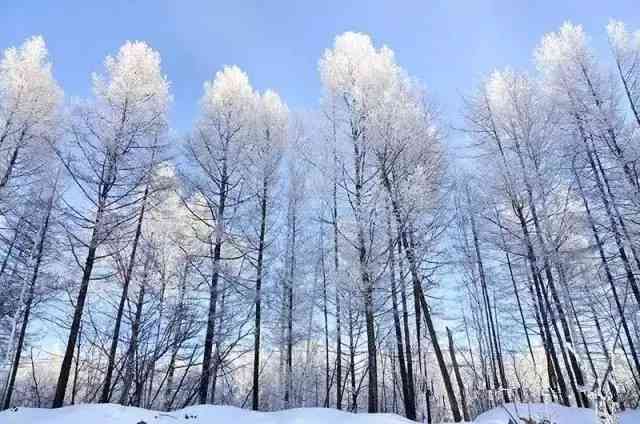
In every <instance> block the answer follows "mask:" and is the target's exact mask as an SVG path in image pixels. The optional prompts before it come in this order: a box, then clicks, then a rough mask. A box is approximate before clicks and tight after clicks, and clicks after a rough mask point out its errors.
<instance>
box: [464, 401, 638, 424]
mask: <svg viewBox="0 0 640 424" xmlns="http://www.w3.org/2000/svg"><path fill="white" fill-rule="evenodd" d="M505 408H506V409H508V411H509V412H507V411H506V410H505ZM505 408H502V407H500V408H494V409H492V410H490V411H487V412H485V413H484V414H481V415H479V416H478V417H477V418H476V419H475V421H473V424H507V423H508V422H509V414H511V415H512V416H513V417H515V418H518V417H521V418H529V417H532V418H537V419H538V420H541V419H543V418H546V419H547V420H549V422H550V423H553V424H597V423H598V421H597V420H596V415H595V411H594V410H593V409H585V408H574V407H567V406H562V405H557V404H541V403H533V404H520V403H517V404H508V405H505ZM520 423H523V421H520V422H519V424H520ZM619 424H640V410H639V411H625V412H622V413H621V414H620V415H619Z"/></svg>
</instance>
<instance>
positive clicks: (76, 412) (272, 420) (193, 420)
mask: <svg viewBox="0 0 640 424" xmlns="http://www.w3.org/2000/svg"><path fill="white" fill-rule="evenodd" d="M508 409H509V412H510V413H511V414H513V415H514V416H516V415H519V416H520V417H526V418H528V417H529V416H532V417H538V418H547V419H549V420H550V422H552V423H554V424H594V423H596V421H595V415H594V412H593V410H588V409H579V408H567V407H565V406H560V405H553V404H546V405H543V404H532V405H527V404H517V405H508ZM516 411H517V413H516ZM508 422H509V414H508V413H507V412H506V411H505V410H504V409H502V408H496V409H493V410H491V411H488V412H485V413H484V414H482V415H480V416H479V417H478V418H476V420H475V421H474V422H473V424H507V423H508ZM40 423H42V424H113V423H115V424H142V423H144V424H169V423H174V424H176V423H178V424H410V423H412V421H409V420H406V419H404V418H402V417H399V416H397V415H393V414H351V413H348V412H343V411H337V410H335V409H324V408H303V409H290V410H287V411H279V412H254V411H250V410H247V409H240V408H236V407H233V406H213V405H200V406H190V407H188V408H185V409H180V410H177V411H172V412H157V411H149V410H147V409H141V408H132V407H125V406H120V405H112V404H106V405H99V404H89V405H76V406H67V407H65V408H60V409H39V408H14V409H10V410H8V411H4V412H1V413H0V424H40ZM519 424H520V423H519ZM619 424H640V411H627V412H623V413H622V414H620V421H619Z"/></svg>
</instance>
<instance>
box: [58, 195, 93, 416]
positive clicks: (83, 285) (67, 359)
mask: <svg viewBox="0 0 640 424" xmlns="http://www.w3.org/2000/svg"><path fill="white" fill-rule="evenodd" d="M103 213H104V200H102V202H101V203H99V204H98V210H97V213H96V219H95V222H94V226H93V230H92V234H91V241H90V242H89V250H88V251H87V258H86V259H85V263H84V270H83V273H82V280H81V281H80V290H79V292H78V299H77V301H76V307H75V310H74V312H73V321H72V322H71V329H70V331H69V339H68V340H67V347H66V349H65V353H64V357H63V359H62V364H61V365H60V375H59V376H58V383H57V385H56V392H55V397H54V399H53V404H52V407H53V408H60V407H61V406H62V405H63V404H64V397H65V394H66V391H67V383H68V381H69V373H70V371H71V364H72V362H73V353H74V351H75V347H76V341H77V339H78V331H79V329H80V320H81V319H82V312H83V311H84V304H85V301H86V299H87V291H88V290H89V280H90V279H91V272H92V271H93V265H94V262H95V259H96V250H97V248H98V233H99V230H100V227H101V226H102V215H103Z"/></svg>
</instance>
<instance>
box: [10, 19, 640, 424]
mask: <svg viewBox="0 0 640 424" xmlns="http://www.w3.org/2000/svg"><path fill="white" fill-rule="evenodd" d="M606 29H607V36H608V41H609V46H610V53H611V54H610V59H611V60H610V62H612V65H609V64H608V62H606V61H605V60H604V59H602V58H599V56H598V55H597V54H596V53H595V51H594V50H593V48H592V47H591V46H590V41H589V38H588V36H587V35H586V34H585V32H584V30H583V29H582V27H581V26H579V25H574V24H571V23H565V24H564V25H563V26H562V27H561V28H560V29H559V30H558V31H557V32H553V33H550V34H547V35H545V36H544V37H543V38H542V40H541V42H540V43H539V45H538V47H537V48H536V49H535V51H534V54H533V62H534V64H535V69H533V70H530V71H525V70H514V69H505V70H501V71H494V72H493V73H491V74H489V75H487V76H486V78H485V79H484V80H483V81H482V82H481V83H480V84H479V85H478V86H477V87H476V89H475V90H474V91H473V92H471V93H468V94H467V95H466V96H465V98H464V101H463V110H462V111H461V114H462V116H463V125H462V127H461V128H454V129H451V128H450V126H449V125H448V124H447V122H446V120H445V119H444V117H443V116H442V114H441V113H439V110H438V107H437V105H436V104H435V102H434V101H433V100H432V98H431V97H430V95H429V94H428V92H427V90H426V89H425V87H424V85H423V83H422V82H421V81H420V80H418V79H416V78H415V77H413V76H412V75H411V74H410V73H409V72H408V71H407V70H405V69H404V68H403V67H402V66H401V65H400V64H398V62H397V61H396V58H395V56H394V53H393V51H392V50H391V49H390V48H388V47H386V46H382V47H378V46H376V45H375V44H374V43H373V41H372V40H371V38H370V37H369V36H368V35H365V34H361V33H353V32H347V33H344V34H342V35H339V36H337V37H336V38H335V40H334V44H333V46H331V47H330V48H328V49H327V50H325V52H324V53H323V54H322V55H321V57H320V59H319V62H318V71H319V78H320V80H321V82H322V94H321V96H320V101H319V104H318V107H317V109H316V110H314V111H311V112H307V113H302V112H295V111H290V110H289V108H288V107H287V105H286V104H285V102H284V101H283V99H281V97H280V96H279V95H278V94H277V93H275V92H274V91H272V90H266V91H263V92H261V91H259V90H256V89H254V88H253V87H252V86H251V83H250V80H249V78H248V76H247V74H246V73H245V72H243V71H242V70H241V69H240V68H238V67H237V66H228V67H224V68H223V69H222V70H220V71H218V72H216V73H215V75H214V77H213V79H212V80H211V81H207V82H205V83H204V85H203V94H202V97H201V98H200V103H199V111H198V115H197V117H196V118H195V119H194V122H193V125H192V127H191V128H190V130H189V131H187V132H186V133H185V134H179V135H176V134H174V133H173V132H172V131H170V124H169V121H170V119H169V115H170V114H169V109H170V107H171V105H172V102H173V98H172V95H171V85H170V82H169V80H168V78H167V76H165V75H164V73H163V71H162V67H161V59H160V55H159V53H158V52H157V51H155V50H153V49H152V48H151V47H150V46H149V45H147V44H146V43H144V42H127V43H125V44H124V45H123V46H122V47H121V48H120V49H119V51H118V52H117V53H116V54H115V55H113V56H108V57H107V58H106V59H105V61H104V69H103V71H102V73H96V74H94V75H92V80H91V84H92V94H91V95H90V96H89V98H87V99H81V100H77V99H72V100H68V99H65V98H64V94H63V91H62V88H61V87H60V85H59V84H58V83H57V82H56V80H55V78H54V74H53V71H52V65H51V61H50V59H49V57H48V52H47V49H46V46H45V42H44V40H43V39H42V37H33V38H30V39H28V40H26V41H25V42H24V43H23V44H22V45H21V46H19V47H17V48H8V49H6V50H5V51H4V55H3V57H2V60H1V62H0V285H1V287H2V289H1V290H2V291H1V293H2V295H1V296H0V364H1V366H2V367H1V370H2V373H1V374H0V377H1V378H0V382H1V384H2V386H1V387H2V390H1V393H2V406H3V408H4V409H6V408H9V407H12V406H14V405H25V406H52V407H61V406H64V405H67V404H74V403H80V402H86V403H91V402H96V403H107V402H114V403H119V404H122V405H133V406H140V407H145V408H155V409H162V410H172V409H176V408H180V407H184V406H187V405H191V404H196V403H199V404H208V403H221V404H231V405H237V406H241V407H247V408H252V409H254V410H273V409H281V408H292V407H301V406H324V407H335V408H337V409H344V410H349V411H363V410H366V411H368V412H395V413H400V414H404V415H405V416H406V417H407V418H409V419H412V420H422V419H425V420H426V421H427V422H440V420H443V419H449V418H450V419H453V420H454V421H456V422H457V421H462V420H463V419H464V420H465V421H469V420H470V419H471V418H473V417H474V416H476V415H478V414H479V413H481V412H483V411H485V410H487V409H489V408H491V407H494V406H496V405H497V404H501V403H505V402H512V401H521V402H525V401H528V402H530V401H542V402H546V401H553V402H558V403H561V404H564V405H572V406H578V407H585V408H590V407H594V403H598V402H599V401H600V399H606V400H607V402H606V408H607V409H608V410H609V412H612V411H614V410H616V409H624V408H628V407H630V408H633V407H637V405H638V402H639V401H640V357H639V356H638V349H640V346H638V343H639V342H640V321H639V316H640V315H639V312H640V309H639V306H640V288H639V285H640V283H639V282H638V279H639V278H640V253H639V251H638V249H640V247H639V246H638V242H637V239H638V230H639V228H640V227H639V222H640V221H639V220H638V210H639V207H640V203H639V200H640V197H639V196H640V177H639V175H638V170H637V166H638V158H639V156H638V154H639V152H640V151H639V149H638V148H637V145H638V134H639V132H640V115H639V114H638V110H639V109H640V104H639V103H640V32H631V31H628V30H627V29H626V28H625V26H624V24H623V23H622V22H616V21H611V22H610V23H609V25H608V26H607V28H606ZM452 137H458V138H459V139H462V140H464V142H465V147H464V150H465V156H467V158H464V159H463V158H461V157H460V155H458V153H459V152H456V151H452V147H451V145H450V144H449V143H448V141H449V140H451V138H452Z"/></svg>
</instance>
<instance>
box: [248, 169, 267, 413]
mask: <svg viewBox="0 0 640 424" xmlns="http://www.w3.org/2000/svg"><path fill="white" fill-rule="evenodd" d="M267 191H268V185H267V179H266V178H264V179H263V182H262V197H261V198H260V236H259V240H258V264H257V267H256V300H255V302H256V317H255V339H254V344H253V392H252V398H251V409H253V410H254V411H257V410H259V409H260V398H259V396H260V381H259V378H260V325H261V323H260V320H261V318H262V292H261V290H262V266H263V258H264V247H265V243H264V241H265V235H266V229H267Z"/></svg>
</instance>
